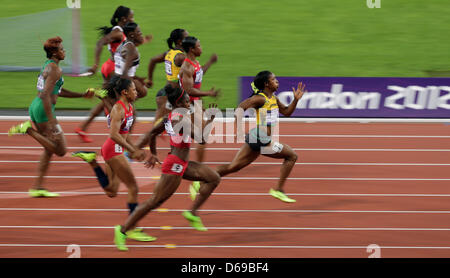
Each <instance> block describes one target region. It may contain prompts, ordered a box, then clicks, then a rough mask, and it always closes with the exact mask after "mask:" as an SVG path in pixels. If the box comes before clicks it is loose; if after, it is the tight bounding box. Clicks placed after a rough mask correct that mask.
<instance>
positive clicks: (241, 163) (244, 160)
mask: <svg viewBox="0 0 450 278" xmlns="http://www.w3.org/2000/svg"><path fill="white" fill-rule="evenodd" d="M258 156H259V152H257V151H254V150H252V149H251V148H250V146H249V145H248V144H247V143H245V144H244V145H242V147H241V148H240V149H239V151H238V152H237V153H236V155H235V156H234V158H233V160H232V161H231V163H230V167H231V168H238V169H242V168H244V167H245V166H247V165H249V164H250V163H252V162H253V161H255V160H256V159H257V158H258Z"/></svg>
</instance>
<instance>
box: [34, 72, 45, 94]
mask: <svg viewBox="0 0 450 278" xmlns="http://www.w3.org/2000/svg"><path fill="white" fill-rule="evenodd" d="M36 87H37V89H38V91H42V90H44V77H43V76H42V74H40V75H39V76H38V80H37V85H36Z"/></svg>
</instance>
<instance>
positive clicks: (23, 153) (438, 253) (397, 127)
mask: <svg viewBox="0 0 450 278" xmlns="http://www.w3.org/2000/svg"><path fill="white" fill-rule="evenodd" d="M18 122H19V121H0V132H2V133H1V134H0V185H1V188H0V257H1V258H11V257H15V258H22V257H31V258H65V257H68V256H70V255H71V254H72V251H70V249H68V246H70V245H71V244H76V245H78V246H79V248H80V252H81V253H80V255H81V257H83V258H92V257H108V258H109V257H111V258H116V257H117V258H126V257H146V258H183V257H186V258H189V257H190V258H195V257H199V258H208V257H211V258H222V257H224V258H227V257H242V258H261V257H264V258H278V257H284V258H288V257H290V258H305V257H306V258H311V257H312V258H322V257H341V258H342V257H344V258H367V257H369V256H370V255H372V254H373V251H371V252H368V247H369V245H371V244H375V245H377V246H379V247H380V249H379V251H380V255H381V257H403V258H407V257H422V258H423V257H449V256H450V186H449V185H450V126H449V125H447V124H443V123H415V124H412V123H401V124H400V123H359V124H358V123H281V128H280V133H281V134H282V136H281V138H280V141H281V142H282V143H285V144H288V145H290V146H291V147H293V148H295V150H296V152H297V154H298V155H299V160H298V161H297V165H296V166H295V168H294V170H293V172H292V173H291V176H290V179H289V180H288V182H287V184H286V187H285V188H286V191H287V193H288V194H289V196H291V197H292V198H295V199H297V203H294V204H287V203H283V202H281V201H278V200H276V199H274V198H272V197H271V196H270V195H269V194H268V191H269V189H270V187H271V186H272V185H274V184H275V183H276V182H277V177H278V175H279V169H280V162H281V161H277V160H273V159H268V158H264V157H260V158H258V160H257V161H256V163H254V164H253V165H250V166H249V167H247V168H245V169H243V170H241V171H240V172H238V173H235V174H233V175H230V176H229V177H226V178H223V179H222V182H221V184H220V185H219V187H218V188H217V190H216V191H215V193H214V194H213V195H212V196H211V198H210V199H209V200H208V201H207V202H206V204H205V205H204V206H203V208H202V210H201V211H200V213H201V216H202V219H203V222H204V224H205V226H207V227H208V228H209V231H208V232H198V231H195V230H193V229H192V228H190V226H189V225H188V223H187V221H186V220H185V219H184V218H183V217H182V216H181V212H182V211H183V210H185V209H187V208H189V207H190V205H191V201H190V198H189V196H188V194H187V192H188V185H189V184H188V182H186V181H184V182H183V183H182V184H181V186H180V187H179V189H178V191H177V193H176V194H175V195H174V196H173V197H172V198H171V199H169V200H168V201H167V202H166V203H165V204H164V205H163V207H161V208H160V209H158V210H157V211H154V212H152V213H150V214H149V215H148V216H147V217H145V218H144V220H143V221H142V222H141V223H140V225H139V226H142V227H144V228H145V229H146V231H147V232H148V233H149V234H151V235H154V236H156V237H158V240H157V241H154V242H150V243H142V242H135V241H131V240H129V241H128V246H129V248H130V250H129V251H128V252H119V251H118V250H117V249H116V248H115V247H114V245H113V229H112V227H113V226H114V225H117V224H121V223H123V222H124V220H125V219H126V217H127V210H126V190H125V188H124V187H123V186H122V188H121V194H120V195H119V196H118V197H116V198H114V199H110V198H108V197H106V195H104V194H103V192H102V191H101V189H100V187H99V186H98V185H97V181H96V179H95V178H94V176H93V172H92V171H91V169H90V168H89V166H88V165H87V164H85V163H83V162H82V161H80V160H78V159H75V158H71V157H70V152H71V151H75V150H81V149H86V150H97V151H98V150H99V148H100V146H101V144H102V143H103V142H104V140H105V138H106V133H107V129H106V127H105V123H104V122H95V123H94V124H93V126H91V128H90V132H91V133H95V134H96V135H94V136H92V138H93V139H94V142H93V143H90V144H85V143H81V141H80V140H79V138H78V137H77V136H75V135H74V134H73V130H74V127H75V126H76V125H77V123H76V122H62V123H61V125H62V127H63V129H64V131H65V133H66V136H67V137H66V138H67V144H68V147H69V152H68V153H67V155H66V156H65V157H63V158H54V159H53V163H52V165H51V167H50V171H49V173H48V177H47V179H46V182H45V185H46V187H47V188H48V189H50V190H52V191H55V192H59V193H61V195H62V196H61V197H60V198H54V199H33V198H29V197H28V195H27V190H28V188H29V187H30V185H31V184H32V182H33V180H34V177H35V175H36V172H37V166H38V164H37V161H38V160H39V155H40V153H41V152H42V149H41V147H40V146H39V145H38V144H37V143H36V142H35V141H34V140H33V139H32V138H31V137H28V136H14V137H8V136H7V134H6V132H7V130H8V128H9V127H10V126H11V125H13V124H16V123H18ZM150 128H151V124H150V123H148V122H139V123H138V124H137V126H136V128H135V131H134V132H135V133H136V134H141V133H143V132H145V131H147V130H149V129H150ZM136 138H137V136H135V137H134V139H136ZM240 145H241V144H211V145H210V146H209V148H210V149H209V150H208V151H207V153H206V160H207V164H208V165H209V166H210V167H212V168H215V167H217V165H220V164H221V163H225V162H229V161H231V159H232V158H233V156H234V154H235V153H236V150H237V148H239V146H240ZM194 146H195V145H194ZM158 147H160V148H161V149H160V150H159V154H160V159H161V160H162V159H163V158H164V157H165V154H166V153H167V147H168V142H167V141H163V140H159V141H158ZM191 158H192V159H194V158H195V155H194V153H193V152H192V155H191ZM132 167H133V170H134V171H135V175H136V177H137V178H138V183H139V186H140V196H139V199H140V200H145V199H147V198H149V196H150V194H151V192H152V189H153V186H154V184H155V183H156V181H157V177H158V176H159V170H157V169H155V170H152V171H150V170H148V169H146V168H144V167H143V166H142V164H140V163H133V164H132ZM68 250H69V252H68Z"/></svg>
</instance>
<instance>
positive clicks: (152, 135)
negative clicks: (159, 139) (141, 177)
mask: <svg viewBox="0 0 450 278" xmlns="http://www.w3.org/2000/svg"><path fill="white" fill-rule="evenodd" d="M166 121H167V116H165V117H164V119H163V120H162V121H159V123H158V124H157V125H155V126H154V127H153V128H152V130H150V132H149V135H148V136H149V147H150V157H149V158H148V159H147V161H146V162H145V166H146V167H147V168H149V167H151V168H153V167H155V164H156V163H159V159H158V154H157V152H156V136H158V135H159V134H161V133H163V131H164V130H165V122H166Z"/></svg>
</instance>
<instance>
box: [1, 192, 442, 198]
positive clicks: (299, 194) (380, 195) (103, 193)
mask: <svg viewBox="0 0 450 278" xmlns="http://www.w3.org/2000/svg"><path fill="white" fill-rule="evenodd" d="M52 192H54V193H58V194H61V195H105V192H100V191H98V192H92V191H91V192H84V191H52ZM1 194H7V195H8V194H17V195H25V196H29V195H28V194H29V193H28V192H25V191H0V195H1ZM117 194H118V195H128V192H118V193H117ZM139 195H153V192H139ZM173 195H190V193H182V192H176V193H174V194H173ZM212 195H216V196H238V197H242V196H260V197H267V196H271V195H270V194H269V193H240V192H235V193H233V192H228V193H217V192H214V193H212ZM289 196H306V197H308V196H335V197H336V196H337V197H450V194H402V193H398V194H389V193H386V194H382V193H381V194H366V193H289Z"/></svg>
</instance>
